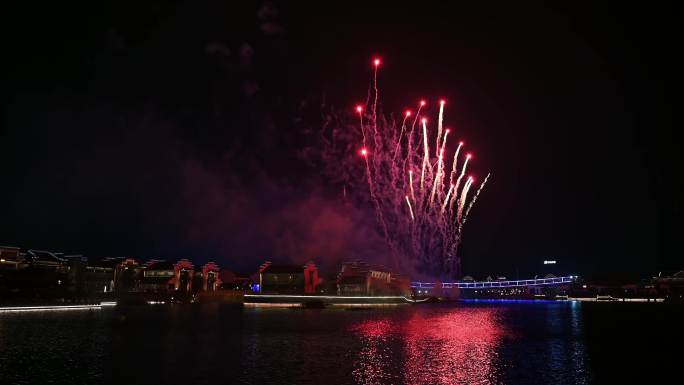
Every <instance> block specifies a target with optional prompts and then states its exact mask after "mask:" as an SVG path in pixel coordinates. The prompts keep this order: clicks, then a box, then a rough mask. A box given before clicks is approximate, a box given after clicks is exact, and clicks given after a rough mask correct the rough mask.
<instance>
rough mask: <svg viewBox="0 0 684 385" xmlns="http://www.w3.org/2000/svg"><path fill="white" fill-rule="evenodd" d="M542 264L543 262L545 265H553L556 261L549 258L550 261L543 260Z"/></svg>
mask: <svg viewBox="0 0 684 385" xmlns="http://www.w3.org/2000/svg"><path fill="white" fill-rule="evenodd" d="M544 264H545V265H555V264H556V261H553V260H551V261H544Z"/></svg>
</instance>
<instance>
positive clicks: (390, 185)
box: [321, 59, 489, 279]
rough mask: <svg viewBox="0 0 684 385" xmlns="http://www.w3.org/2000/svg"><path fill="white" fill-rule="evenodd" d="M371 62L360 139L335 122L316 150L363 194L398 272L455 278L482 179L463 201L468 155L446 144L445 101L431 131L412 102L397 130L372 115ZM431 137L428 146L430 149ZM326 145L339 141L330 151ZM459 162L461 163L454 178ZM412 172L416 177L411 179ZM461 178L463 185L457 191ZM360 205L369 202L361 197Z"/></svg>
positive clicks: (468, 178)
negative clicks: (369, 102) (412, 108)
mask: <svg viewBox="0 0 684 385" xmlns="http://www.w3.org/2000/svg"><path fill="white" fill-rule="evenodd" d="M373 65H374V70H373V79H372V82H373V83H372V89H373V91H374V95H373V99H372V106H371V109H370V111H368V114H367V115H365V119H364V109H363V108H362V107H361V106H357V108H356V112H357V113H358V114H359V120H358V121H357V123H356V124H360V126H361V127H360V131H361V135H360V136H358V135H357V134H355V133H357V132H358V130H357V129H348V128H347V127H350V125H348V124H346V123H345V122H344V121H340V124H339V125H338V126H336V128H333V129H332V130H331V132H330V133H329V135H332V136H333V140H329V141H325V144H328V148H324V149H321V151H323V152H324V153H325V154H324V160H325V165H326V166H328V168H329V172H330V174H332V175H334V176H335V177H337V176H340V175H343V176H340V177H341V178H342V180H341V182H343V183H344V185H345V186H351V188H352V189H354V186H356V188H355V189H354V190H355V191H357V192H364V191H365V194H368V193H370V202H371V204H372V205H373V206H374V209H375V212H376V217H377V219H378V225H379V227H380V229H381V231H382V235H383V236H384V238H385V241H386V242H387V244H388V246H389V247H390V251H391V252H392V253H393V254H394V255H393V257H394V258H395V264H396V266H395V267H396V268H397V269H399V270H400V271H404V272H411V273H419V274H422V275H424V276H430V277H435V278H444V279H453V278H456V277H457V276H458V274H459V273H460V260H459V258H458V255H457V251H458V245H459V244H460V242H461V236H462V226H463V224H464V223H465V220H466V218H467V217H468V213H469V212H470V209H471V208H472V206H473V204H474V203H475V200H476V199H477V197H478V196H479V194H480V192H481V191H482V189H483V188H484V185H485V183H486V182H487V180H488V178H489V175H487V177H486V178H485V179H484V181H483V182H482V184H481V185H480V187H479V189H478V190H477V192H476V193H475V194H474V196H471V197H469V190H470V188H471V186H472V184H473V181H474V179H473V177H472V176H467V175H466V170H467V167H468V163H469V161H471V160H472V159H471V158H472V156H471V154H466V155H465V156H461V155H460V154H461V150H462V148H463V147H464V144H463V142H458V144H456V143H454V144H450V143H449V139H451V138H452V137H453V136H454V132H453V131H452V130H450V129H444V106H445V104H446V103H445V101H444V100H441V101H440V102H439V113H438V118H437V124H436V126H437V127H436V130H435V128H432V130H431V129H430V127H429V125H428V120H427V118H426V117H424V116H423V115H421V114H422V113H423V111H424V109H425V108H426V102H425V101H424V100H421V101H420V102H419V105H418V108H417V110H416V113H415V115H414V114H412V113H411V111H408V110H407V111H405V113H404V114H403V115H404V116H403V119H402V120H400V126H399V124H398V123H399V122H397V121H395V120H394V119H393V118H389V119H388V118H386V117H385V116H383V115H382V114H380V115H378V113H377V108H378V103H379V96H378V94H379V92H378V82H377V79H378V76H377V75H378V68H379V66H380V59H374V60H373ZM412 116H413V119H412V121H410V122H409V120H410V118H411V117H412ZM409 123H410V126H409ZM417 123H418V124H420V127H419V129H418V130H416V124H417ZM350 128H351V127H350ZM431 140H434V142H433V143H435V150H434V151H432V152H431V151H430V150H431V149H430V145H429V143H430V141H431ZM421 142H422V146H421ZM330 143H336V144H337V143H345V144H344V145H343V146H338V147H334V148H333V147H332V146H331V145H330ZM450 146H456V149H455V151H453V152H451V151H449V148H450ZM359 148H360V150H359ZM326 151H327V152H326ZM357 154H360V155H361V157H362V158H363V160H364V162H363V163H362V164H363V166H365V167H362V168H359V167H358V166H361V164H360V162H359V161H358V155H357ZM451 154H453V160H452V166H451V170H448V169H447V167H445V163H447V159H448V160H451V158H450V156H452V155H451ZM340 159H341V160H342V161H343V163H342V164H340V163H339V161H340ZM459 159H463V166H461V169H460V173H459V172H458V171H459V170H458V165H459ZM344 162H346V163H344ZM341 170H345V172H344V173H341V172H340V171H341ZM347 170H351V171H347ZM353 170H357V171H358V172H356V171H353ZM418 172H420V180H419V181H416V180H415V176H417V175H416V173H418ZM362 173H363V174H365V176H364V177H362V175H363V174H362ZM457 174H458V177H457ZM463 178H466V181H465V183H464V184H463V186H461V183H462V180H463ZM454 179H456V181H455V182H454ZM363 181H365V184H367V186H365V188H360V187H364V186H362V185H363V184H364V183H363ZM471 195H472V194H471ZM360 196H361V194H360ZM469 198H470V201H469ZM361 199H362V198H361ZM365 200H366V201H368V195H366V198H365Z"/></svg>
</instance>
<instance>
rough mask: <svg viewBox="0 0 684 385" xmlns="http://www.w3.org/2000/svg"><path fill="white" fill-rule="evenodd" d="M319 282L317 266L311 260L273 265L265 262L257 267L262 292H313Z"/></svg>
mask: <svg viewBox="0 0 684 385" xmlns="http://www.w3.org/2000/svg"><path fill="white" fill-rule="evenodd" d="M320 283H321V279H320V278H319V276H318V267H316V265H315V264H314V263H313V262H308V263H306V264H305V265H304V266H301V265H274V264H271V262H268V261H267V262H265V263H264V264H263V265H261V266H260V268H259V287H260V291H261V292H262V293H270V294H314V293H316V290H317V289H318V286H319V285H320Z"/></svg>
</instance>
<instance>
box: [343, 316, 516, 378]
mask: <svg viewBox="0 0 684 385" xmlns="http://www.w3.org/2000/svg"><path fill="white" fill-rule="evenodd" d="M501 311H502V310H501V309H491V308H483V309H473V308H467V309H459V308H454V309H449V310H447V311H446V312H439V313H429V314H427V313H424V312H416V313H415V314H414V315H413V316H411V317H410V318H408V319H406V320H403V321H402V322H400V323H397V322H390V321H388V320H386V319H381V320H366V321H363V322H361V323H359V324H357V325H355V326H354V327H353V328H352V332H354V333H355V334H357V335H358V336H359V337H360V338H361V342H362V344H363V345H362V349H361V351H360V352H358V354H357V355H356V357H355V359H356V361H357V362H355V367H356V368H357V369H356V370H355V372H354V378H355V380H356V381H357V383H361V384H378V383H405V384H445V385H446V384H466V383H467V384H471V383H497V382H498V379H497V378H498V373H497V371H496V366H495V361H496V359H497V346H498V344H499V342H500V340H501V338H502V337H503V336H504V334H505V333H504V329H503V327H502V326H501V324H500V322H499V313H500V312H501ZM397 345H399V346H397ZM402 348H403V349H402ZM401 350H403V354H397V353H396V352H397V351H401Z"/></svg>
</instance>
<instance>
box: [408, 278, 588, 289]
mask: <svg viewBox="0 0 684 385" xmlns="http://www.w3.org/2000/svg"><path fill="white" fill-rule="evenodd" d="M576 278H577V276H576V275H570V276H567V277H557V278H539V279H521V280H515V281H486V282H444V283H442V288H443V289H453V288H458V289H497V288H506V287H522V286H547V285H562V284H566V283H572V282H573V281H574V280H575V279H576ZM411 287H412V288H414V289H434V288H435V283H434V282H411Z"/></svg>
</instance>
